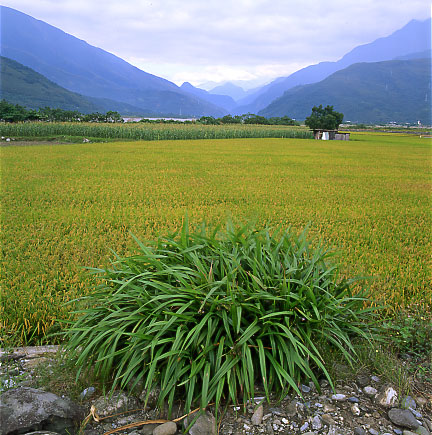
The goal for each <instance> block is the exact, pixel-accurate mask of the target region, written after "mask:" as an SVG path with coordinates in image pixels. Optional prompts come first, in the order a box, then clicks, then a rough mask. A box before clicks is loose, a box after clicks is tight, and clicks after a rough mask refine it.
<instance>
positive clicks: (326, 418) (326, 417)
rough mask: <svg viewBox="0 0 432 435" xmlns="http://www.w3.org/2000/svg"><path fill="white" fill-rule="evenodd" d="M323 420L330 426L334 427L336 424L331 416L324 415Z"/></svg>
mask: <svg viewBox="0 0 432 435" xmlns="http://www.w3.org/2000/svg"><path fill="white" fill-rule="evenodd" d="M321 420H322V421H323V422H324V424H326V425H328V426H334V425H335V424H336V422H335V420H334V418H333V417H332V416H331V415H330V414H323V415H322V416H321Z"/></svg>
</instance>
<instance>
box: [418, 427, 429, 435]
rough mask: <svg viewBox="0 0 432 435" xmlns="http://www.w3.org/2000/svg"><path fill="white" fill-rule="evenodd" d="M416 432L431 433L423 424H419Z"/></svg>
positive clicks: (424, 434) (420, 434)
mask: <svg viewBox="0 0 432 435" xmlns="http://www.w3.org/2000/svg"><path fill="white" fill-rule="evenodd" d="M415 433H416V434H418V435H430V432H429V431H428V430H427V429H426V428H425V427H423V426H419V427H418V428H417V429H416V430H415Z"/></svg>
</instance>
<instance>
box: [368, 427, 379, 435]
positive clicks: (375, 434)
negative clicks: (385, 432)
mask: <svg viewBox="0 0 432 435" xmlns="http://www.w3.org/2000/svg"><path fill="white" fill-rule="evenodd" d="M369 433H370V434H371V435H379V432H378V431H377V430H376V429H374V428H373V427H371V428H370V429H369Z"/></svg>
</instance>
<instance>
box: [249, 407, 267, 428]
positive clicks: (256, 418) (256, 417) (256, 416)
mask: <svg viewBox="0 0 432 435" xmlns="http://www.w3.org/2000/svg"><path fill="white" fill-rule="evenodd" d="M263 417H264V407H263V406H262V405H260V406H258V408H257V409H256V410H255V412H254V413H253V415H252V417H251V422H252V424H253V425H254V426H259V425H260V424H261V423H262V421H263Z"/></svg>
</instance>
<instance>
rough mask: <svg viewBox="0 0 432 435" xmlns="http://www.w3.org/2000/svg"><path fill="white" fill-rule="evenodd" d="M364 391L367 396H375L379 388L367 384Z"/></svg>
mask: <svg viewBox="0 0 432 435" xmlns="http://www.w3.org/2000/svg"><path fill="white" fill-rule="evenodd" d="M363 393H365V394H366V396H369V397H373V396H375V394H377V393H378V390H377V389H376V388H374V387H371V386H367V387H364V388H363Z"/></svg>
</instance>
